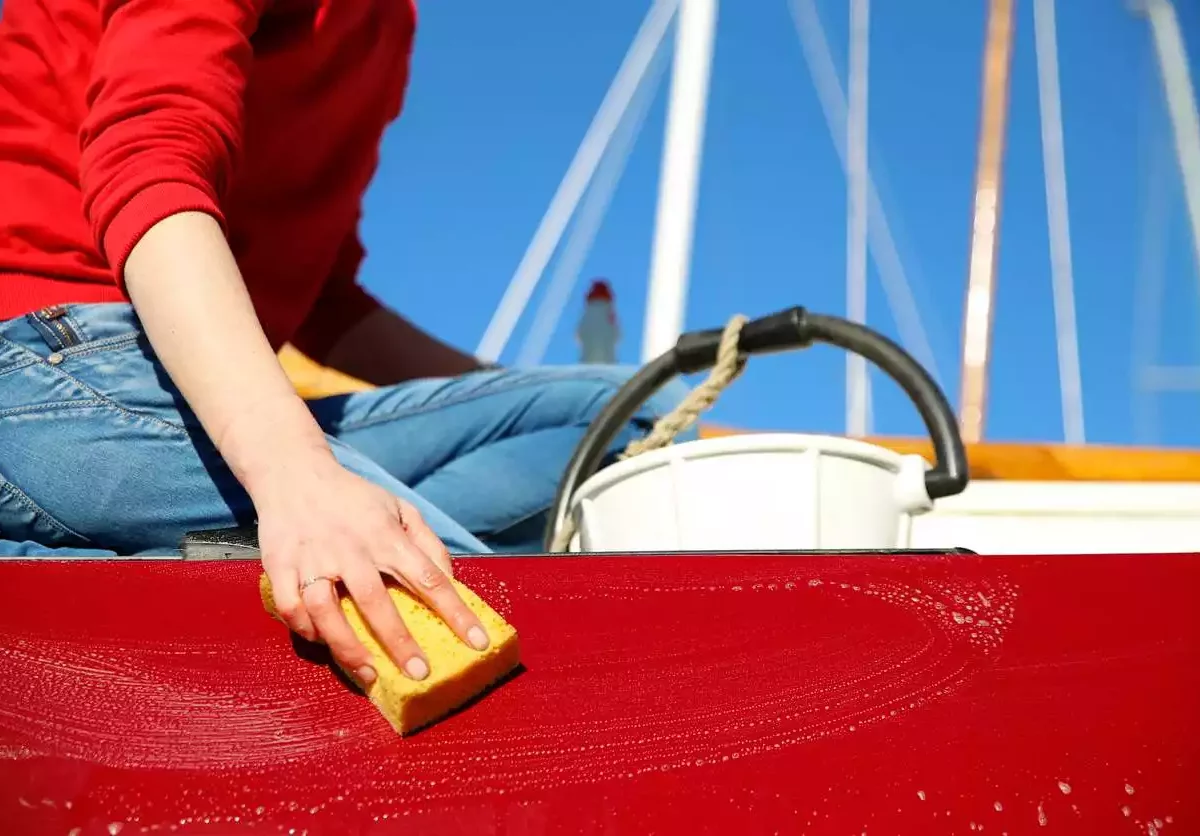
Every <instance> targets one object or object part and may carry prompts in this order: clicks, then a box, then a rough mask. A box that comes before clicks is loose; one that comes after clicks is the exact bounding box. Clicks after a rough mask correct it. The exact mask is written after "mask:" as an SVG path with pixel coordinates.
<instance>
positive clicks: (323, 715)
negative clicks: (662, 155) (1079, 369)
mask: <svg viewBox="0 0 1200 836" xmlns="http://www.w3.org/2000/svg"><path fill="white" fill-rule="evenodd" d="M460 567H461V568H460V570H459V574H460V577H462V578H463V580H465V581H466V582H467V583H469V584H471V585H472V586H473V587H474V588H475V589H476V590H477V591H478V592H480V594H482V595H483V596H484V597H485V598H487V599H489V600H490V601H491V602H492V603H493V605H494V606H496V607H497V609H499V610H501V611H502V612H504V613H505V614H506V615H508V616H509V617H510V618H511V619H512V621H513V623H514V624H515V625H516V626H517V628H518V629H519V631H520V632H521V636H522V645H523V648H524V653H525V664H526V666H527V670H526V672H524V673H523V674H521V675H520V676H519V677H517V678H516V679H515V680H513V681H511V682H509V683H508V684H506V685H504V686H503V687H501V688H500V689H499V690H497V691H495V692H493V693H492V694H490V695H488V696H487V697H486V698H484V699H483V700H482V701H480V702H478V703H477V704H475V705H474V706H472V707H471V708H469V709H468V710H466V711H464V712H462V713H460V714H458V715H456V716H454V717H451V718H450V719H448V720H446V721H444V722H442V723H440V724H438V725H437V726H435V727H433V728H432V729H430V730H428V731H426V732H424V733H422V734H419V735H417V736H415V737H412V738H409V739H403V740H402V739H400V738H398V737H396V736H395V735H394V734H393V733H392V732H391V731H390V729H389V728H388V726H387V724H386V723H385V722H384V721H383V719H382V718H381V717H380V716H379V715H378V714H377V713H376V712H375V710H374V709H373V708H372V707H371V706H370V705H369V704H368V703H367V702H366V701H365V699H363V698H362V697H361V696H358V695H357V694H355V693H353V692H351V691H350V690H348V689H347V688H346V687H345V686H344V685H343V684H342V683H341V681H339V680H338V679H337V678H336V677H335V676H334V675H333V674H332V673H331V672H330V670H329V669H328V668H326V667H324V666H323V665H322V664H320V663H319V662H317V661H313V660H312V659H311V657H312V655H313V654H312V653H311V652H309V649H307V648H301V650H302V651H304V652H303V653H301V654H298V653H297V649H296V648H294V647H293V645H292V644H291V642H290V641H289V639H288V636H287V634H286V633H285V631H284V630H283V629H282V628H281V627H280V626H279V625H278V624H277V623H276V622H274V621H272V620H271V619H270V618H268V617H267V616H266V615H265V614H264V613H263V612H262V610H261V608H260V604H259V600H258V593H257V587H256V580H257V575H258V567H257V565H256V564H252V563H239V564H220V563H206V564H182V563H81V564H76V565H64V564H49V563H44V564H41V565H35V564H31V563H9V564H0V588H3V589H4V590H5V592H6V595H5V606H4V607H3V608H0V832H2V833H37V834H40V833H53V834H59V835H60V836H61V835H62V834H67V833H71V832H75V833H80V834H86V833H99V834H111V833H121V834H131V833H144V832H152V833H162V832H201V833H225V832H238V831H241V830H243V829H250V830H253V831H255V832H284V833H288V832H295V833H305V832H307V833H310V834H324V833H356V832H357V833H437V834H454V833H472V834H475V833H543V832H554V833H557V832H564V833H596V834H600V833H605V834H607V833H618V832H620V833H637V834H645V833H676V832H680V833H682V832H687V833H698V832H715V833H731V834H732V833H737V834H743V833H774V832H780V833H787V834H799V833H812V834H826V833H828V834H848V833H850V834H858V833H867V834H909V833H912V834H938V833H973V832H979V831H982V832H983V833H984V834H987V833H995V834H1002V833H1009V834H1021V833H1047V834H1049V833H1078V834H1089V836H1100V834H1109V833H1112V834H1124V833H1129V834H1136V833H1142V834H1150V833H1158V834H1168V836H1169V834H1172V833H1181V834H1185V833H1200V789H1198V788H1200V607H1197V598H1198V595H1197V592H1198V590H1200V557H1191V556H1173V557H1156V556H1136V557H1079V558H1076V557H1049V558H1044V559H1043V558H982V557H980V558H977V557H964V556H955V557H948V558H942V557H903V558H879V557H862V558H832V557H831V558H814V557H790V558H789V557H745V558H737V557H692V558H687V557H679V558H675V557H643V558H625V559H621V558H582V559H558V560H537V559H490V560H475V561H463V562H462V563H461V564H460ZM305 656H308V657H310V658H308V659H306V658H304V657H305Z"/></svg>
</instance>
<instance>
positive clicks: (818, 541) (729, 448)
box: [570, 433, 933, 552]
mask: <svg viewBox="0 0 1200 836" xmlns="http://www.w3.org/2000/svg"><path fill="white" fill-rule="evenodd" d="M927 469H928V465H927V464H926V462H925V460H924V459H922V458H921V457H920V456H902V455H900V454H898V453H894V452H892V451H891V450H887V449H885V448H883V447H878V446H876V445H874V444H867V443H866V442H862V441H854V440H851V439H846V438H835V437H833V436H824V435H800V434H790V433H776V434H762V435H737V436H728V437H724V438H714V439H705V440H701V441H689V442H685V443H683V444H673V445H670V446H668V447H665V448H663V449H660V450H654V451H651V452H647V453H643V454H641V455H639V456H635V457H633V458H631V459H626V460H624V461H620V462H617V463H616V464H613V465H611V466H609V467H606V468H605V469H604V470H602V471H600V472H599V473H597V474H596V475H594V476H593V477H592V478H590V479H588V480H587V481H586V482H584V483H583V485H582V486H580V487H579V489H578V490H577V491H576V492H575V494H574V496H573V498H572V501H571V506H570V513H571V515H572V516H573V517H574V519H575V520H576V522H577V524H578V530H577V533H576V535H575V536H574V537H573V538H572V540H571V546H570V548H571V550H572V551H597V552H645V551H760V550H765V551H775V550H779V551H795V550H800V549H819V550H828V549H900V548H906V547H908V544H909V537H910V530H911V525H912V518H913V516H915V515H917V514H922V513H924V512H926V511H928V510H930V509H931V508H932V507H933V502H932V501H931V500H930V498H929V495H928V493H926V490H925V472H926V470H927Z"/></svg>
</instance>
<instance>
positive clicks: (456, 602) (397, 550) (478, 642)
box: [378, 508, 491, 650]
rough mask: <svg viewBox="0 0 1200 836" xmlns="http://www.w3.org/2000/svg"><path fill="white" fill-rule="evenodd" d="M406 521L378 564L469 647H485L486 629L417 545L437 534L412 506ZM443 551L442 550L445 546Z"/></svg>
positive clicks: (441, 572) (448, 579)
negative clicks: (405, 530)
mask: <svg viewBox="0 0 1200 836" xmlns="http://www.w3.org/2000/svg"><path fill="white" fill-rule="evenodd" d="M405 522H406V523H407V524H408V536H400V537H397V538H396V539H395V540H394V541H393V548H392V553H391V555H387V554H386V553H385V554H384V555H383V556H382V559H379V560H378V563H379V566H380V568H381V569H384V570H390V571H391V572H393V573H395V574H396V575H398V576H399V580H400V581H401V582H402V583H404V584H405V586H407V587H408V588H409V589H411V590H412V591H413V592H414V593H415V594H416V595H417V596H419V597H420V598H421V599H422V600H423V601H424V602H425V603H426V604H427V605H429V607H430V608H431V609H432V610H433V611H434V612H436V613H437V614H438V616H440V617H441V619H442V620H443V621H444V622H446V624H447V625H448V626H449V627H450V629H451V630H453V631H454V632H455V633H456V634H457V635H458V637H459V638H460V639H461V640H462V641H463V642H465V643H466V644H467V645H468V646H469V647H473V648H475V649H476V650H486V649H487V647H488V645H489V644H490V643H491V642H490V639H489V638H488V634H487V631H486V630H485V629H484V627H483V625H482V624H480V623H479V619H478V618H477V617H476V616H475V613H473V612H471V609H470V608H469V607H468V606H467V605H466V604H465V603H463V600H462V598H460V597H459V594H458V591H457V590H456V589H455V588H454V585H453V584H451V583H450V576H449V575H448V574H447V573H446V572H445V571H443V570H442V569H441V568H440V567H439V566H438V564H437V562H436V561H435V560H434V559H432V558H431V557H430V556H429V555H428V554H427V553H426V552H425V550H424V549H421V548H419V547H418V545H417V540H418V538H419V537H420V538H422V539H426V541H428V538H434V539H436V535H434V534H433V532H432V531H430V530H429V528H428V526H426V525H425V521H424V520H423V519H421V516H420V514H419V513H417V511H416V509H415V508H413V509H410V508H406V509H405ZM422 530H424V532H426V534H425V535H422V534H421V533H420V532H421V531H422ZM439 545H440V541H439ZM442 552H443V553H444V552H445V548H444V547H442ZM447 559H448V555H447Z"/></svg>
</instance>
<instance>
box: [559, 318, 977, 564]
mask: <svg viewBox="0 0 1200 836" xmlns="http://www.w3.org/2000/svg"><path fill="white" fill-rule="evenodd" d="M722 333H723V332H722V330H721V329H712V330H708V331H692V332H689V333H687V334H681V335H680V337H679V339H678V340H677V341H676V343H675V347H674V348H671V349H669V350H668V351H665V352H663V353H662V354H660V355H659V356H658V357H656V358H655V359H654V360H651V361H650V362H649V363H647V364H646V365H645V366H643V367H642V368H641V369H639V370H638V372H637V373H636V374H634V375H633V377H631V378H629V380H628V381H626V382H625V385H624V386H622V387H621V388H620V389H619V390H618V391H617V393H616V394H615V395H613V397H612V399H611V400H609V402H608V403H607V404H606V405H605V406H604V409H602V410H601V411H600V414H599V415H597V416H596V418H595V420H593V421H592V423H591V426H589V427H588V428H587V431H586V432H585V433H584V435H583V439H582V440H581V441H580V442H579V446H578V447H576V448H575V452H574V454H572V456H571V461H570V463H569V464H568V465H567V469H566V473H565V474H564V475H563V479H562V481H561V482H560V483H559V486H558V493H557V494H556V495H555V497H554V504H553V505H552V506H551V508H550V518H549V519H548V520H547V522H546V533H545V544H544V545H545V549H546V551H547V552H553V551H554V544H555V539H556V537H557V535H558V532H559V530H560V529H561V528H562V526H563V524H564V523H565V522H566V519H567V514H568V512H569V510H570V505H571V499H572V497H574V495H575V491H576V489H577V488H578V487H579V486H580V485H582V484H583V483H584V482H586V481H587V480H588V479H589V478H591V477H592V476H593V475H594V474H595V473H596V471H597V470H599V468H600V463H601V462H602V461H603V460H604V455H605V453H606V452H607V451H608V448H609V446H610V445H611V444H612V442H613V439H615V438H616V437H617V435H618V434H619V433H620V432H621V430H622V429H624V427H625V426H626V425H627V424H628V422H629V420H630V419H631V418H633V416H634V415H635V414H636V413H637V411H638V409H640V408H641V406H642V405H643V404H644V403H646V401H648V400H649V399H650V398H651V397H652V396H653V395H654V393H655V392H657V391H658V390H660V389H661V388H662V387H663V386H665V385H666V384H668V383H669V382H671V381H672V380H673V379H675V378H676V377H677V376H679V375H684V374H693V373H695V372H700V371H704V370H705V369H710V368H712V366H713V365H714V364H715V363H716V360H717V347H718V346H719V344H720V342H721V334H722ZM813 343H827V344H829V345H834V346H837V347H838V348H842V349H845V350H846V351H850V352H853V353H855V354H858V355H860V356H862V357H864V358H866V359H867V360H870V361H871V362H872V363H873V364H874V365H875V366H877V367H879V368H880V369H881V370H882V371H883V372H884V373H885V374H887V375H888V377H890V378H891V379H892V380H894V381H896V383H897V384H899V385H900V388H901V389H903V390H904V392H905V394H907V395H908V397H909V399H910V400H911V401H912V402H913V405H914V406H916V408H917V412H918V413H920V415H921V420H922V421H923V422H924V423H925V428H926V429H927V430H928V431H929V437H930V440H931V441H932V442H933V452H934V458H935V462H934V465H933V467H932V468H931V469H930V470H928V471H926V473H925V492H926V493H928V494H929V498H930V499H941V498H942V497H946V496H954V495H955V494H959V493H962V492H963V490H964V489H965V488H966V487H967V478H968V476H967V452H966V448H965V447H964V446H963V441H962V436H961V435H959V432H958V424H957V422H956V420H955V418H954V411H953V410H952V409H951V407H950V403H949V402H948V401H947V400H946V396H945V395H944V394H943V393H942V390H941V389H940V388H938V385H937V383H936V382H935V381H934V380H933V378H932V377H930V376H929V373H928V372H927V371H925V369H924V368H923V367H922V366H921V364H920V363H918V362H917V361H916V360H914V359H913V357H912V356H911V355H910V354H909V353H908V352H906V351H905V350H904V349H903V348H901V347H900V346H899V345H897V344H896V343H894V342H892V341H891V340H889V339H888V338H887V337H885V336H884V335H883V334H880V333H879V332H877V331H874V330H872V329H870V328H867V327H866V326H865V325H859V324H858V323H856V322H851V321H849V320H846V319H842V318H841V317H836V316H825V315H823V314H814V313H809V312H808V311H807V310H805V309H804V308H803V307H799V306H797V307H794V308H789V309H787V310H784V311H780V312H779V313H774V314H770V315H769V316H764V317H762V318H761V319H755V320H753V321H751V322H747V323H746V324H745V326H743V327H742V332H741V335H740V337H739V339H738V352H739V353H740V354H743V355H746V356H750V355H755V354H773V353H776V352H781V351H792V350H796V349H803V348H808V347H809V346H811V345H812V344H813Z"/></svg>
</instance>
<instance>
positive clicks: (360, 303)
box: [292, 233, 483, 386]
mask: <svg viewBox="0 0 1200 836" xmlns="http://www.w3.org/2000/svg"><path fill="white" fill-rule="evenodd" d="M363 255H364V254H363V249H362V245H361V244H360V243H359V239H358V236H357V234H355V233H351V234H350V235H349V236H347V239H346V243H345V244H344V245H343V246H342V249H341V252H340V253H339V254H338V258H337V261H336V263H335V265H334V268H333V271H332V273H331V275H330V278H329V281H328V282H327V283H326V285H325V287H324V289H323V290H322V292H321V295H320V297H318V299H317V301H316V303H315V304H314V305H313V309H312V312H311V313H310V314H309V316H308V319H307V320H306V321H305V322H304V324H303V325H302V326H301V327H300V330H299V331H297V332H296V334H295V335H294V336H293V338H292V344H293V345H295V346H296V348H298V349H299V350H300V351H302V352H304V353H305V354H306V355H307V356H308V357H310V358H312V359H313V360H315V361H317V362H318V363H321V364H323V365H326V366H329V367H330V368H333V369H337V370H338V371H340V372H342V373H343V374H348V375H350V376H351V377H355V378H358V379H359V380H363V381H366V382H367V383H372V384H375V385H376V386H386V385H389V384H392V383H401V382H403V381H405V380H413V379H416V378H419V377H454V376H456V375H460V374H466V373H467V372H472V371H477V370H479V369H481V368H483V364H481V363H480V362H479V360H478V359H477V358H475V357H473V356H471V355H469V354H465V353H463V352H461V351H459V350H458V349H456V348H454V347H453V346H450V345H447V344H446V343H444V342H442V341H441V340H439V339H437V338H436V337H434V336H433V335H431V334H429V333H427V332H425V331H423V330H421V329H420V328H418V327H417V326H416V325H414V324H413V323H411V322H409V321H408V320H407V319H405V318H404V317H402V316H400V314H398V313H396V312H395V311H392V310H390V309H389V308H386V307H384V306H382V305H380V304H379V302H378V301H376V300H375V299H374V298H373V297H372V296H371V295H370V294H368V293H367V292H366V291H365V290H363V289H362V287H361V286H360V285H359V284H358V283H357V276H358V269H359V265H360V264H361V263H362V259H363Z"/></svg>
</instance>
